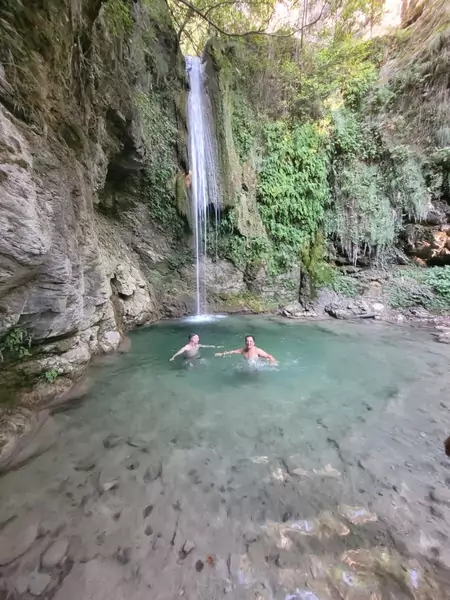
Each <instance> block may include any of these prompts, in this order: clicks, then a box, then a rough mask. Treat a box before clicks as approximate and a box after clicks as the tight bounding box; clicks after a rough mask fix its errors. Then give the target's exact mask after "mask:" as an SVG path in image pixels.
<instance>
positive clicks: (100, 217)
mask: <svg viewBox="0 0 450 600" xmlns="http://www.w3.org/2000/svg"><path fill="white" fill-rule="evenodd" d="M0 30H1V31H0V58H1V65H2V67H1V70H0V336H1V337H2V338H3V343H2V355H3V356H2V361H3V363H2V369H1V371H2V382H1V385H0V388H1V390H2V391H1V398H0V400H1V401H7V400H8V399H9V398H10V397H11V395H12V390H13V389H14V388H15V387H16V384H18V383H20V384H21V385H23V383H26V382H27V381H29V382H30V385H31V384H32V383H33V382H35V380H36V377H38V378H39V386H38V389H39V390H40V391H39V392H38V393H37V395H36V392H35V393H34V394H33V396H30V397H29V398H28V400H29V401H36V400H42V399H43V398H44V397H45V396H46V395H47V394H51V395H53V394H54V393H55V390H61V389H64V388H65V387H66V386H67V385H69V384H70V383H71V380H73V379H74V378H76V377H77V375H78V374H79V373H80V371H81V370H82V369H83V367H84V366H85V365H86V363H87V362H88V361H89V359H90V356H91V355H92V354H93V353H95V352H98V351H102V350H104V351H107V350H110V349H115V348H117V346H118V345H119V343H120V341H121V338H122V335H123V332H124V331H126V330H127V329H129V328H131V327H134V326H136V325H140V324H143V323H147V322H149V321H152V320H155V319H159V318H162V317H164V316H179V315H181V314H184V313H186V312H187V311H188V310H190V308H191V302H192V286H193V284H192V281H193V277H192V273H191V263H192V261H191V254H192V253H191V250H190V245H189V233H188V227H187V221H186V218H185V217H183V216H182V214H181V213H180V211H179V210H178V209H177V203H179V204H180V206H182V204H183V201H184V195H185V188H184V175H185V172H186V170H187V155H186V122H185V102H186V92H187V90H186V81H185V74H184V60H183V57H182V55H181V54H180V51H179V47H178V41H177V38H176V35H175V33H174V31H173V29H172V26H171V22H170V18H169V14H168V10H167V5H166V4H165V2H164V1H163V0H157V1H155V0H151V1H150V0H149V1H146V0H142V1H140V2H134V3H125V2H123V1H122V0H107V1H102V0H78V1H75V2H73V1H71V2H68V1H67V2H63V3H61V2H56V1H52V0H50V1H46V2H38V3H33V4H32V5H30V6H25V4H20V3H16V2H10V3H7V5H6V7H5V8H2V9H1V18H0ZM194 285H195V284H194ZM18 356H21V357H23V358H24V359H25V360H22V361H20V363H19V364H16V358H17V357H18ZM56 376H58V377H57V379H56V380H55V381H53V379H54V378H56ZM49 380H50V381H49ZM25 399H27V395H26V394H25Z"/></svg>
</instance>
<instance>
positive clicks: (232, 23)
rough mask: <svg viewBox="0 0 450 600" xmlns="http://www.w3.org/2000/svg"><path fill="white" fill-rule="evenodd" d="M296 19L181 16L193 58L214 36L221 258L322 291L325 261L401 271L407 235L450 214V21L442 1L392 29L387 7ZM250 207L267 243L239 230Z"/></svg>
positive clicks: (259, 8)
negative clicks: (389, 264) (416, 225)
mask: <svg viewBox="0 0 450 600" xmlns="http://www.w3.org/2000/svg"><path fill="white" fill-rule="evenodd" d="M285 6H286V7H287V12H286V13H285V14H286V15H287V17H286V18H284V19H283V18H281V17H280V16H279V11H280V5H279V3H276V2H270V1H265V2H257V3H256V2H251V1H249V2H246V3H245V7H246V8H245V10H243V8H242V5H241V3H237V2H221V3H220V2H219V3H214V2H212V1H210V2H209V1H208V0H197V1H196V2H193V1H192V2H188V1H185V0H172V2H171V7H172V16H173V18H174V23H175V27H177V28H178V34H179V36H180V39H181V41H182V43H184V46H185V47H186V48H187V49H188V50H189V51H198V49H199V48H200V47H203V44H204V43H205V41H206V38H207V37H209V36H211V35H212V36H213V37H212V39H210V40H209V41H208V43H207V44H206V50H205V57H206V63H207V72H208V81H209V89H210V93H211V96H212V99H213V104H214V106H215V107H216V108H215V113H216V121H217V123H216V126H217V137H218V140H219V142H220V149H221V154H222V156H221V165H222V184H223V195H224V198H225V199H226V202H225V204H226V205H227V206H228V207H229V208H227V209H225V216H224V219H223V220H222V225H221V239H220V244H219V250H220V252H221V254H222V255H223V256H224V257H226V258H228V259H230V260H232V261H233V262H234V263H235V264H237V265H239V266H241V267H243V268H247V267H246V265H247V266H248V264H249V263H254V262H259V263H264V264H266V265H267V266H268V270H269V272H272V273H279V272H285V271H287V270H289V269H290V268H292V266H293V265H294V264H298V263H301V264H303V267H304V268H306V270H307V271H308V274H309V275H310V276H312V277H313V278H315V279H316V280H317V281H318V283H321V280H323V279H325V280H326V281H328V280H329V275H328V274H327V275H324V273H328V272H329V271H327V269H326V267H324V264H323V263H324V259H326V261H327V262H330V261H333V260H336V259H337V260H339V261H340V262H342V261H344V262H345V261H348V262H350V263H361V264H369V263H370V262H373V261H375V260H376V261H384V262H385V261H386V260H390V259H391V258H392V257H393V255H394V253H393V248H394V247H395V246H402V245H403V244H404V238H405V225H406V224H407V223H410V222H423V223H425V224H426V223H427V215H428V214H429V212H430V210H431V207H432V206H433V205H432V204H431V203H434V206H440V205H441V204H445V205H447V203H448V201H449V200H450V198H449V158H448V156H449V154H448V153H449V143H450V136H449V132H450V122H449V114H450V111H449V108H450V107H449V103H448V72H449V71H448V59H449V45H450V16H449V11H448V7H447V6H446V3H445V2H443V1H442V0H435V1H428V2H411V3H409V5H408V4H404V6H403V14H402V20H401V23H399V24H398V25H397V26H396V27H391V28H387V27H382V17H383V8H384V7H383V3H382V2H377V1H371V2H355V1H353V0H346V1H345V0H342V1H340V2H337V3H328V2H324V3H321V2H315V1H314V0H305V1H304V2H302V3H298V2H295V1H292V2H287V3H286V4H285ZM230 134H231V135H230ZM249 170H250V171H252V172H253V173H254V175H255V177H254V179H255V185H254V186H253V189H252V188H250V189H249V186H248V184H247V181H246V173H248V171H249ZM247 178H248V177H247ZM239 181H240V182H241V184H242V189H241V187H240V186H239ZM242 190H244V191H242ZM252 202H253V203H254V205H255V206H256V208H257V210H256V218H257V219H260V220H261V221H262V224H263V229H262V230H261V228H259V229H258V232H257V235H255V234H252V233H249V231H248V230H251V229H252V228H251V227H247V228H245V227H244V226H243V224H242V222H240V216H239V215H240V212H242V211H241V209H240V206H241V205H242V204H243V203H245V204H246V206H247V205H249V204H252ZM445 211H446V209H445V208H444V213H445ZM246 213H248V210H247V211H246ZM441 222H442V224H444V223H445V222H446V217H445V215H444V216H443V215H442V211H441ZM431 245H432V246H433V244H431ZM448 245H449V246H450V244H448ZM435 255H436V252H435V250H434V247H433V248H431V249H430V252H429V256H427V258H426V260H428V259H433V258H434V257H435ZM446 257H447V258H446ZM448 258H450V256H449V254H448V250H444V251H443V253H442V257H441V259H440V260H441V263H439V264H445V262H446V261H447V260H448ZM430 264H433V262H432V261H431V263H430Z"/></svg>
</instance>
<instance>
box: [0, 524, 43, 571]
mask: <svg viewBox="0 0 450 600" xmlns="http://www.w3.org/2000/svg"><path fill="white" fill-rule="evenodd" d="M38 530H39V523H38V521H37V520H36V519H35V518H34V517H28V518H26V517H25V518H23V519H22V518H20V517H18V518H16V519H14V521H12V522H11V523H8V525H6V527H5V528H4V529H3V530H2V531H1V532H0V566H2V565H7V564H9V563H11V562H12V561H13V560H15V559H16V558H18V557H19V556H22V554H25V552H26V551H27V550H29V549H30V548H31V546H32V545H33V543H34V541H35V539H36V537H37V535H38Z"/></svg>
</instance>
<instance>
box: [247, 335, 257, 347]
mask: <svg viewBox="0 0 450 600" xmlns="http://www.w3.org/2000/svg"><path fill="white" fill-rule="evenodd" d="M254 345H255V338H254V337H253V336H252V335H246V336H245V347H246V348H253V346H254Z"/></svg>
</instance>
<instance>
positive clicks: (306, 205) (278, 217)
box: [257, 121, 328, 268]
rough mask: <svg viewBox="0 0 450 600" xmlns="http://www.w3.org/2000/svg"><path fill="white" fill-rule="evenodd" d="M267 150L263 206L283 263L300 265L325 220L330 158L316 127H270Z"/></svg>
mask: <svg viewBox="0 0 450 600" xmlns="http://www.w3.org/2000/svg"><path fill="white" fill-rule="evenodd" d="M264 134H265V149H266V152H267V155H266V158H265V159H264V162H263V166H262V170H261V173H260V179H259V185H258V196H257V197H258V208H259V211H260V214H261V218H262V220H263V223H264V225H265V227H266V230H267V232H268V234H269V237H270V239H271V241H272V242H273V244H274V246H275V248H276V254H277V258H278V262H279V263H280V266H281V264H283V263H284V267H285V268H287V267H289V266H290V265H292V264H295V263H296V262H298V260H299V258H300V253H301V251H302V249H304V248H305V246H306V245H307V244H308V243H309V242H310V241H311V240H312V239H313V238H314V236H315V235H316V232H317V230H318V228H319V226H320V225H321V223H322V220H323V216H324V206H325V202H326V199H327V195H328V183H327V154H326V146H325V144H324V139H323V136H322V135H321V133H320V131H319V130H318V128H317V127H316V126H314V125H310V124H305V125H301V126H299V125H296V126H294V127H292V128H291V127H289V126H287V125H286V123H284V122H282V121H279V122H276V123H269V124H267V125H266V128H265V131H264Z"/></svg>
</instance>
